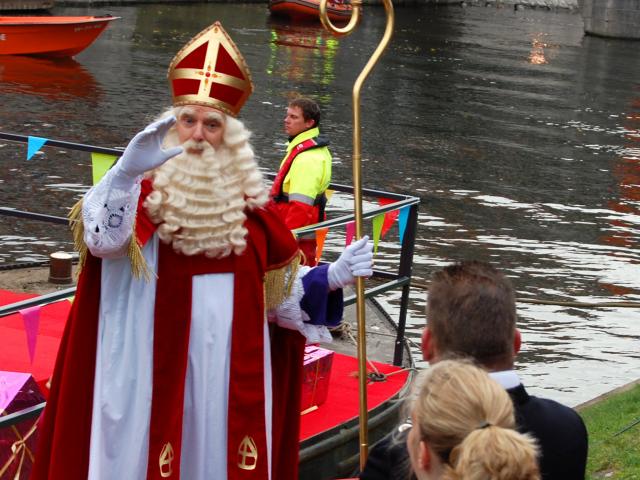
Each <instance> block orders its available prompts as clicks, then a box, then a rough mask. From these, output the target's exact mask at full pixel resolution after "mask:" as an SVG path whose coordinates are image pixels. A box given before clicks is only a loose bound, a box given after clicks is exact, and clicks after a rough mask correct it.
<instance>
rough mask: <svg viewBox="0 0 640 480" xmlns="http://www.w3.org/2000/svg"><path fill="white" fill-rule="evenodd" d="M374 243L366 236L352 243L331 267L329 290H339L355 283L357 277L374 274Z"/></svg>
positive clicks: (328, 277) (328, 273)
mask: <svg viewBox="0 0 640 480" xmlns="http://www.w3.org/2000/svg"><path fill="white" fill-rule="evenodd" d="M372 267H373V242H369V237H368V236H366V235H365V236H364V237H362V238H361V239H360V240H358V241H357V242H354V243H352V244H351V245H349V246H348V247H347V248H345V249H344V252H342V254H341V255H340V257H339V258H338V260H336V261H335V262H333V263H332V264H330V265H329V271H328V272H327V280H328V281H329V288H330V289H331V290H337V289H338V288H343V287H346V286H347V285H352V284H354V283H355V281H356V279H355V277H370V276H371V275H372V274H373V270H372Z"/></svg>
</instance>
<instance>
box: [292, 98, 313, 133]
mask: <svg viewBox="0 0 640 480" xmlns="http://www.w3.org/2000/svg"><path fill="white" fill-rule="evenodd" d="M289 106H290V107H298V108H299V109H300V110H302V116H303V117H304V119H305V121H309V120H313V122H314V123H313V126H314V127H317V126H318V125H320V106H319V105H318V104H317V103H316V102H314V101H313V100H311V99H310V98H307V97H298V98H294V99H293V100H291V101H290V102H289Z"/></svg>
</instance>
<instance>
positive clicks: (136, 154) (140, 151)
mask: <svg viewBox="0 0 640 480" xmlns="http://www.w3.org/2000/svg"><path fill="white" fill-rule="evenodd" d="M174 123H176V117H175V116H173V115H171V116H169V117H167V118H163V119H162V120H158V121H156V122H154V123H152V124H150V125H147V127H146V128H145V129H144V130H142V131H141V132H138V133H137V134H136V136H135V137H133V138H132V139H131V141H130V142H129V145H127V148H125V150H124V153H123V154H122V157H120V160H118V163H117V164H116V167H115V168H116V169H117V170H116V172H115V175H114V178H113V186H114V187H116V188H120V189H122V190H128V189H129V188H130V187H131V186H132V185H133V184H134V183H135V181H136V178H137V177H138V176H140V175H142V174H143V173H144V172H146V171H148V170H152V169H154V168H156V167H159V166H160V165H162V164H163V163H164V162H166V161H167V160H169V159H170V158H171V157H175V156H176V155H179V154H180V153H182V150H183V148H182V147H173V148H169V149H168V150H163V149H162V141H163V140H164V136H165V135H166V134H167V132H168V131H169V129H170V128H171V126H172V125H173V124H174ZM127 187H129V188H127Z"/></svg>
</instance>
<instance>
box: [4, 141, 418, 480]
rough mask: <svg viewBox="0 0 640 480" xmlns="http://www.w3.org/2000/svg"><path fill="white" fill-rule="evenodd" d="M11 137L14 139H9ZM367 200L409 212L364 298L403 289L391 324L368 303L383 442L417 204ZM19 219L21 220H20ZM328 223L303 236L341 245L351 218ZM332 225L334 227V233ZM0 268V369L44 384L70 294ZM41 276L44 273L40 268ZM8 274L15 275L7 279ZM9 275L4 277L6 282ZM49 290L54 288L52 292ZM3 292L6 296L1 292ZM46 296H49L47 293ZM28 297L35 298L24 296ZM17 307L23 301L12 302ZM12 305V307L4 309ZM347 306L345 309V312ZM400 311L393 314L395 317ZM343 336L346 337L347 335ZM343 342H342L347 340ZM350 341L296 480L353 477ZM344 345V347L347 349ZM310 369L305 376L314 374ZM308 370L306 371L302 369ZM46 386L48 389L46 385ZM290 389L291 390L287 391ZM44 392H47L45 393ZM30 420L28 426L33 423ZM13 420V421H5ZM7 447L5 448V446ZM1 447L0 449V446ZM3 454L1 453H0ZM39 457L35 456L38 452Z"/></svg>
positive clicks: (392, 406)
mask: <svg viewBox="0 0 640 480" xmlns="http://www.w3.org/2000/svg"><path fill="white" fill-rule="evenodd" d="M9 135H10V134H0V138H5V139H7V138H8V136H9ZM13 137H17V136H15V135H14V136H13ZM12 140H14V141H20V142H26V141H27V138H26V137H25V138H21V139H19V140H18V139H16V138H13V139H12ZM48 144H50V145H51V146H52V147H53V146H55V147H56V148H63V149H64V150H65V151H67V150H83V151H85V150H88V151H95V150H96V149H97V147H91V146H86V145H80V144H70V143H67V142H59V141H56V140H49V143H48ZM101 150H102V151H103V153H107V152H106V150H107V149H101ZM109 153H112V154H114V155H119V154H121V151H118V150H110V151H109ZM330 188H332V189H333V190H335V191H338V192H341V194H352V193H353V188H352V187H348V186H344V185H335V184H332V185H331V187H330ZM363 193H364V194H365V195H368V196H371V197H374V198H379V197H381V196H383V197H386V198H389V199H392V200H393V201H394V203H393V204H391V205H386V206H384V207H376V208H373V209H370V210H368V211H367V212H365V217H366V218H372V217H374V216H376V215H381V214H384V213H385V212H388V211H391V210H394V209H395V210H398V209H404V208H406V209H407V210H408V219H409V220H408V223H407V224H406V230H405V234H404V237H403V240H402V241H401V250H400V259H399V263H398V265H397V266H396V267H397V268H393V267H391V266H389V267H390V268H387V270H385V271H381V270H374V274H373V277H372V279H371V280H370V282H371V283H369V282H368V283H369V286H368V289H367V292H366V296H367V297H368V298H372V297H375V296H376V295H379V294H381V293H384V292H387V291H390V290H392V289H398V288H400V289H402V295H401V297H400V309H399V314H398V315H394V316H395V317H396V318H397V319H394V320H393V321H392V320H391V318H392V317H391V315H390V314H389V313H387V312H385V311H384V310H383V309H382V308H381V307H379V306H377V305H376V304H375V303H374V302H371V303H369V304H368V305H367V310H368V313H367V317H368V325H369V328H370V329H371V330H370V331H371V332H372V333H371V334H370V335H369V337H370V338H369V340H368V344H369V348H370V350H369V351H370V355H369V357H370V358H369V359H370V360H375V361H371V362H369V363H368V366H369V368H368V371H367V378H368V380H369V382H368V384H367V386H366V388H367V397H368V431H369V439H370V441H371V443H374V442H375V441H376V440H378V439H379V438H381V437H382V436H383V435H384V434H386V433H387V432H388V431H389V430H391V428H392V426H393V425H395V424H396V423H397V422H398V420H399V414H400V408H401V402H399V401H398V400H399V399H402V398H403V397H404V396H406V395H407V393H408V390H409V385H410V383H411V381H412V378H413V374H412V368H402V367H401V365H406V366H408V367H412V366H413V362H412V360H411V357H410V355H409V352H408V348H407V344H406V342H405V338H404V324H405V318H406V313H407V305H408V301H409V297H408V295H409V283H410V277H411V265H412V258H413V244H414V239H415V228H416V224H417V208H418V204H419V201H420V200H419V198H417V197H410V196H405V195H399V194H393V193H389V192H380V191H372V190H364V191H363ZM0 214H2V215H9V216H17V217H20V216H23V220H22V221H24V219H25V218H26V219H28V218H33V219H40V220H49V221H51V222H55V223H65V222H66V219H64V218H59V217H48V218H42V217H37V216H34V215H33V214H27V213H26V212H17V211H15V210H10V209H7V208H0ZM21 214H24V215H26V217H24V215H21ZM332 217H333V218H330V219H329V220H327V221H326V222H323V223H322V224H319V225H317V226H310V227H305V229H306V230H310V231H313V230H317V229H320V228H329V229H331V230H329V232H330V234H333V233H335V234H336V236H337V237H338V238H336V239H334V240H338V241H339V242H342V241H344V240H342V239H341V238H339V237H340V235H341V234H342V231H343V229H344V228H345V225H346V224H347V223H349V222H351V221H352V220H353V214H346V215H340V216H332ZM336 227H338V228H337V229H336ZM2 270H6V269H0V305H2V304H4V305H3V306H0V319H1V320H2V321H1V322H0V338H3V340H4V344H5V348H4V349H2V350H0V371H1V370H5V371H27V372H31V373H32V375H33V376H34V379H35V380H36V382H37V383H38V384H39V385H41V386H44V385H46V383H47V380H48V379H49V377H50V376H51V372H52V370H53V365H54V362H55V356H56V352H57V349H58V345H59V343H60V338H61V336H62V332H63V328H64V323H65V321H66V318H67V314H68V311H69V309H70V308H71V304H70V303H69V302H67V301H66V300H65V299H66V298H68V297H69V296H71V295H73V293H74V288H70V289H66V290H61V291H58V292H53V293H50V294H46V295H44V296H39V297H38V296H34V295H28V294H24V293H18V292H16V290H18V289H19V288H20V287H21V286H23V285H26V286H27V288H28V289H30V290H31V289H34V281H35V280H36V273H35V272H33V273H30V274H29V275H26V276H25V275H23V280H22V282H25V283H20V281H19V280H18V277H17V276H15V275H16V274H15V272H17V271H18V270H17V269H15V270H12V271H2ZM40 270H43V269H40ZM47 273H48V270H47V271H45V272H42V271H41V277H40V278H41V279H42V281H43V282H46V278H47V276H46V274H47ZM12 274H13V275H14V276H12ZM7 276H9V278H8V279H7ZM50 287H51V288H50V290H53V288H54V287H53V286H50ZM7 290H9V291H7ZM50 290H49V291H50ZM30 297H33V298H30ZM14 302H21V303H17V304H16V303H14ZM354 303H355V296H353V295H351V296H347V298H345V305H353V304H354ZM7 304H10V305H7ZM34 306H41V309H40V314H39V315H40V318H41V324H43V325H46V328H42V331H41V333H39V334H38V335H37V336H38V340H37V343H38V344H39V345H41V346H40V347H38V349H39V350H38V355H37V356H36V357H35V363H34V362H30V360H29V354H28V350H27V348H26V345H25V327H24V326H23V323H22V321H23V319H22V318H21V317H20V315H21V313H19V312H25V311H33V310H32V309H31V310H29V309H30V307H34ZM350 308H351V307H350ZM397 311H398V310H396V312H397ZM344 318H345V323H349V324H350V325H351V326H352V327H353V325H354V321H355V318H354V314H353V310H352V311H351V312H349V310H347V311H345V317H344ZM348 336H349V335H348V334H347V335H346V337H348ZM346 337H345V338H346ZM348 344H349V341H348V340H347V341H339V342H337V345H336V346H335V347H332V345H333V344H330V345H326V346H325V347H326V348H333V349H334V350H335V353H334V354H333V359H332V366H331V367H330V372H331V373H330V375H325V376H324V377H322V378H324V379H327V378H328V389H327V396H326V400H325V401H324V402H323V403H320V402H317V403H316V404H313V403H312V407H311V408H308V409H306V410H305V411H304V412H302V418H301V431H300V478H304V479H305V480H311V479H315V480H325V479H330V478H336V477H344V476H347V475H349V474H350V473H352V472H353V470H354V469H355V468H356V467H357V461H358V451H359V442H358V433H359V422H358V420H359V419H358V407H359V396H358V385H359V380H358V378H357V375H356V374H357V371H358V361H357V359H356V357H355V355H354V349H353V348H347V346H348ZM349 345H350V344H349ZM315 371H316V370H315V368H312V369H311V372H315ZM305 372H306V370H305ZM320 380H321V377H319V376H316V377H313V378H311V380H310V382H307V376H306V373H305V380H304V385H305V387H308V388H306V390H307V391H310V392H311V398H313V397H314V396H315V395H316V392H317V391H319V390H320V388H319V387H318V388H316V386H317V385H319V382H320ZM45 388H46V387H45ZM291 388H293V386H291ZM45 392H46V390H45ZM43 406H44V405H43V404H40V405H38V406H36V407H35V408H31V409H29V408H27V409H25V410H22V411H21V413H19V414H17V415H16V416H14V417H12V418H9V419H6V418H0V431H1V430H2V429H4V428H7V427H10V426H12V425H15V423H16V422H17V421H18V420H21V421H26V420H27V419H33V418H34V417H35V416H37V415H38V414H39V412H40V411H41V410H42V408H43ZM31 421H32V422H33V420H31ZM10 422H13V423H10ZM9 446H10V445H9ZM0 448H2V447H0ZM0 454H2V452H0ZM36 457H37V452H36Z"/></svg>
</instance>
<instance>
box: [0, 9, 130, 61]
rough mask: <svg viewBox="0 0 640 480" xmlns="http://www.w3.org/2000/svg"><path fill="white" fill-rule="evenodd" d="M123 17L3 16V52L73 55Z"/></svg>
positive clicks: (0, 31) (0, 41) (0, 34)
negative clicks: (110, 24) (111, 23)
mask: <svg viewBox="0 0 640 480" xmlns="http://www.w3.org/2000/svg"><path fill="white" fill-rule="evenodd" d="M118 18H119V17H113V16H111V15H104V16H99V17H93V16H92V17H90V16H85V17H0V55H38V56H47V57H72V56H73V55H76V54H78V53H80V52H81V51H82V50H84V49H85V48H87V47H88V46H89V45H91V43H92V42H93V41H94V40H95V39H96V38H98V35H100V34H101V33H102V31H103V30H104V29H105V28H106V27H107V24H108V23H109V22H111V21H112V20H116V19H118Z"/></svg>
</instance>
